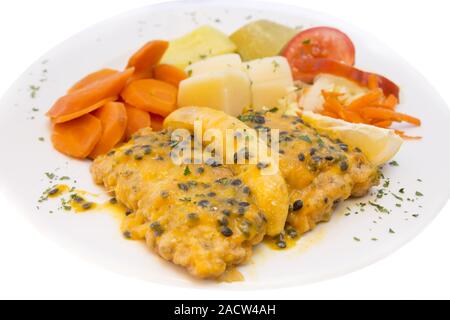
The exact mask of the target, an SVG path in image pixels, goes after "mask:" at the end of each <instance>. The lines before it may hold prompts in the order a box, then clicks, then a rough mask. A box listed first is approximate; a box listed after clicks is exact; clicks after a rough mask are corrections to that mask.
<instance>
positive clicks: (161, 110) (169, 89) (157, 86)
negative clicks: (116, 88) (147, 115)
mask: <svg viewBox="0 0 450 320" xmlns="http://www.w3.org/2000/svg"><path fill="white" fill-rule="evenodd" d="M177 95H178V89H177V88H176V87H174V86H173V85H171V84H168V83H165V82H162V81H159V80H154V79H146V80H137V81H133V82H131V83H130V84H129V85H128V86H127V87H126V88H125V90H124V91H123V92H122V98H123V99H124V101H125V102H126V103H128V104H130V105H132V106H133V107H136V108H138V109H141V110H145V111H148V112H151V113H156V114H159V115H160V116H163V117H166V116H168V115H169V114H170V113H171V112H173V111H174V110H175V108H176V104H177Z"/></svg>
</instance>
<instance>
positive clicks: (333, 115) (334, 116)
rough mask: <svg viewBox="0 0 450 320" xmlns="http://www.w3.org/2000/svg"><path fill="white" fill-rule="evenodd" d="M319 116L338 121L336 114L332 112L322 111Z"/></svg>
mask: <svg viewBox="0 0 450 320" xmlns="http://www.w3.org/2000/svg"><path fill="white" fill-rule="evenodd" d="M320 114H321V115H323V116H326V117H330V118H335V119H339V117H338V116H337V114H336V113H334V112H330V111H326V110H323V111H321V112H320Z"/></svg>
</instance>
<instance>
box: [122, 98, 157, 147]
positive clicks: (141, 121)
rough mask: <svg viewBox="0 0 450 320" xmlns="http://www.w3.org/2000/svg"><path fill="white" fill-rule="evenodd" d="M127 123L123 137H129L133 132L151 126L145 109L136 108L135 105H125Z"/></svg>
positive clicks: (150, 120)
mask: <svg viewBox="0 0 450 320" xmlns="http://www.w3.org/2000/svg"><path fill="white" fill-rule="evenodd" d="M125 108H126V110H127V117H128V124H127V129H126V130H125V139H129V138H130V137H131V136H132V135H133V134H135V133H136V132H137V131H139V130H140V129H142V128H148V127H150V126H151V123H152V119H151V117H150V114H149V113H148V112H147V111H144V110H141V109H137V108H135V107H132V106H129V105H126V106H125Z"/></svg>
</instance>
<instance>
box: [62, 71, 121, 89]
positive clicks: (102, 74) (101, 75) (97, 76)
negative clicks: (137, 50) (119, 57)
mask: <svg viewBox="0 0 450 320" xmlns="http://www.w3.org/2000/svg"><path fill="white" fill-rule="evenodd" d="M118 72H119V71H117V70H113V69H102V70H99V71H96V72H94V73H91V74H89V75H87V76H86V77H84V78H83V79H81V80H80V81H78V82H77V83H75V84H74V85H73V87H72V88H70V89H69V91H68V92H67V93H74V92H75V91H78V90H80V89H83V88H85V87H87V86H88V85H91V84H92V83H94V82H97V81H99V80H103V79H105V78H107V77H109V76H111V75H113V74H116V73H118Z"/></svg>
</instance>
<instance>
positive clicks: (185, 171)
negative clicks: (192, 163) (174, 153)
mask: <svg viewBox="0 0 450 320" xmlns="http://www.w3.org/2000/svg"><path fill="white" fill-rule="evenodd" d="M191 173H192V172H191V170H190V169H189V167H188V166H186V169H184V176H185V177H187V176H189V175H191Z"/></svg>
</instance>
